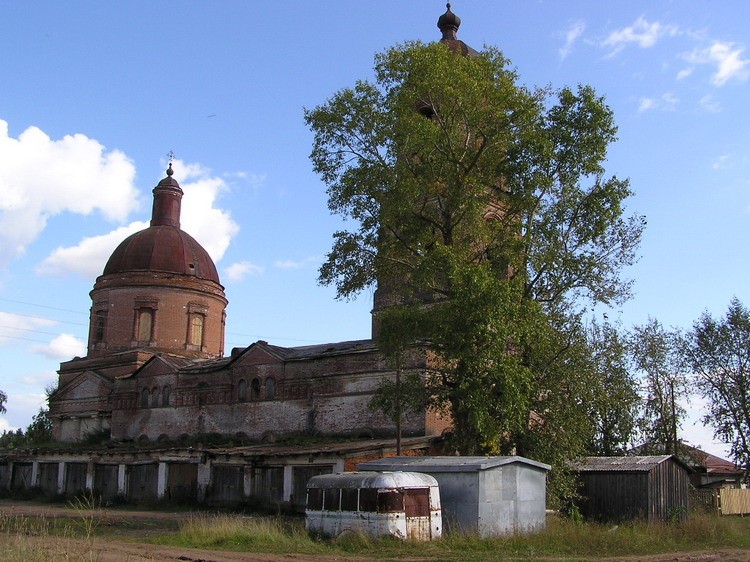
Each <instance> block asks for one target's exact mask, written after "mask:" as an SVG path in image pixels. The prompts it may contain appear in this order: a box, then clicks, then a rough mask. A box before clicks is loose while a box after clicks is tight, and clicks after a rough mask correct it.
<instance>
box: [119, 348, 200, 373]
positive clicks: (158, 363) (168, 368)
mask: <svg viewBox="0 0 750 562" xmlns="http://www.w3.org/2000/svg"><path fill="white" fill-rule="evenodd" d="M192 362H193V360H191V359H188V358H186V357H179V356H176V355H166V354H161V353H157V354H156V355H154V356H153V357H152V358H151V359H149V360H148V361H146V362H145V363H144V364H143V365H141V366H140V367H139V368H137V369H136V370H135V371H133V372H132V373H130V374H127V375H122V376H120V377H117V378H118V379H130V378H135V377H138V376H142V375H145V374H152V375H164V374H167V373H176V372H177V371H179V370H180V369H181V368H183V367H185V366H186V365H189V364H190V363H192Z"/></svg>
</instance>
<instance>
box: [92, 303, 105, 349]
mask: <svg viewBox="0 0 750 562" xmlns="http://www.w3.org/2000/svg"><path fill="white" fill-rule="evenodd" d="M106 325H107V311H106V310H97V311H96V312H95V313H94V343H101V342H103V341H104V328H105V326H106Z"/></svg>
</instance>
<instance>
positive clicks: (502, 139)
mask: <svg viewBox="0 0 750 562" xmlns="http://www.w3.org/2000/svg"><path fill="white" fill-rule="evenodd" d="M305 119H306V122H307V123H308V125H309V126H310V127H311V129H312V131H313V132H314V143H313V149H312V154H311V159H312V162H313V166H314V169H315V171H316V172H318V173H319V174H320V175H321V177H322V178H323V181H324V182H325V183H326V184H327V186H328V196H329V199H328V204H329V208H330V210H331V211H332V212H333V213H336V214H339V215H341V216H342V217H344V218H345V219H348V220H349V225H351V226H352V227H353V228H349V229H345V230H340V231H338V232H336V233H335V234H334V241H333V246H332V249H331V251H330V252H329V253H328V254H327V257H326V260H325V262H324V263H323V265H322V266H321V268H320V277H319V280H320V282H321V283H323V284H327V285H334V286H335V288H336V291H337V295H338V297H339V298H351V297H354V296H356V295H357V294H358V293H359V292H361V291H363V290H365V289H367V288H372V287H374V286H375V285H376V284H377V287H378V292H379V293H381V294H382V293H384V294H385V298H384V299H383V300H382V301H381V302H380V304H381V305H383V306H378V303H376V310H375V315H376V316H375V321H376V324H377V325H378V327H379V331H378V341H379V344H380V345H381V348H382V349H383V350H384V352H385V353H386V354H389V353H391V354H392V353H401V352H403V350H404V349H405V347H406V346H407V345H409V344H410V343H414V342H419V344H420V345H422V346H425V347H428V348H430V349H431V350H433V351H435V352H436V353H435V357H437V358H438V359H437V360H436V361H434V362H433V369H432V371H431V373H430V376H429V377H427V380H426V381H425V384H426V387H427V392H426V396H427V399H428V400H429V403H430V404H431V406H432V407H436V408H443V409H446V410H448V411H449V412H450V413H451V415H452V416H453V420H454V426H455V436H456V437H457V438H456V439H455V444H456V445H457V447H458V448H459V450H460V451H462V452H464V453H498V452H509V451H518V452H519V454H521V453H523V452H526V453H533V450H534V447H537V448H539V447H541V443H542V441H543V438H542V436H543V435H544V436H545V437H544V438H552V439H555V438H556V439H558V440H561V439H563V440H564V439H568V438H569V437H570V435H569V434H572V427H574V426H576V424H573V426H570V427H571V431H570V432H568V434H566V435H563V434H564V433H566V431H567V430H566V429H564V428H565V426H564V424H565V423H568V422H571V420H575V419H578V418H579V417H580V416H578V414H579V413H582V412H584V411H585V409H586V408H585V406H584V403H583V399H584V398H585V396H586V392H587V389H586V388H582V387H581V384H580V383H581V381H584V380H585V379H586V377H582V376H581V374H580V372H578V369H579V368H582V367H583V366H584V364H585V365H587V366H588V368H589V372H590V373H593V372H594V371H595V368H594V367H593V366H592V364H591V361H588V362H584V361H583V357H584V355H585V354H582V353H581V350H582V349H584V348H586V346H587V345H588V343H587V341H586V336H585V329H584V328H583V325H582V321H581V317H582V314H583V313H584V311H585V310H586V307H590V306H591V305H593V304H598V303H603V304H607V305H611V304H616V303H620V302H622V301H623V300H625V299H627V298H628V296H629V292H630V283H629V281H628V280H627V279H624V278H623V277H622V270H623V268H624V267H625V266H628V265H630V264H632V263H633V262H634V261H635V259H636V249H637V246H638V243H639V241H640V237H641V233H642V230H643V228H644V224H645V221H644V220H643V218H642V217H639V216H626V215H625V208H624V204H625V200H626V199H627V198H628V197H629V196H630V195H631V191H630V188H629V185H628V182H627V180H621V179H618V178H616V177H608V176H606V174H605V169H604V162H605V159H606V153H607V147H608V146H609V144H610V143H612V142H613V141H614V140H615V138H616V127H615V125H614V119H613V115H612V112H611V111H610V109H609V108H608V107H607V106H606V104H605V103H604V100H603V99H602V98H601V97H599V96H597V95H596V93H595V92H594V90H593V89H592V88H590V87H588V86H578V87H577V88H575V89H571V88H563V89H561V90H559V91H553V90H551V89H550V88H537V89H530V88H527V87H525V86H523V85H521V84H520V83H519V80H518V76H517V74H516V73H515V71H514V70H512V69H511V68H510V67H509V64H508V61H507V60H506V59H505V58H504V57H503V56H502V54H501V53H500V52H499V51H497V50H495V49H493V48H488V49H486V50H485V51H484V52H483V53H481V54H480V55H479V56H477V57H468V56H462V55H460V54H458V53H454V52H452V51H450V50H449V49H448V48H447V47H446V45H443V44H440V43H438V44H432V45H423V44H420V43H408V44H405V45H400V46H396V47H394V48H392V49H389V50H388V51H386V52H384V53H382V54H379V55H376V58H375V80H374V81H372V82H371V81H359V82H357V83H356V84H355V86H354V87H353V88H344V89H342V90H340V91H339V92H337V93H335V94H334V95H333V97H331V98H330V99H329V100H328V101H327V102H325V103H324V104H322V105H321V106H319V107H317V108H315V109H312V110H307V111H306V112H305ZM592 376H593V375H592ZM583 386H586V385H585V384H584V385H583ZM583 418H584V419H586V416H585V415H584V416H583ZM590 439H591V427H590V425H589V426H588V427H586V428H585V431H584V430H583V429H582V431H580V432H578V433H577V434H576V438H575V439H572V438H570V441H571V443H573V441H575V446H572V448H571V450H570V454H571V455H575V454H576V453H578V452H581V451H582V450H583V448H584V447H585V445H584V444H583V443H588V442H590ZM542 460H544V459H542Z"/></svg>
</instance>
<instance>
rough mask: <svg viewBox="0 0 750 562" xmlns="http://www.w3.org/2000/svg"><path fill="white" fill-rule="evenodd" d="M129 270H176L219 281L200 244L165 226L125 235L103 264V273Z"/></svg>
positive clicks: (166, 271) (212, 263)
mask: <svg viewBox="0 0 750 562" xmlns="http://www.w3.org/2000/svg"><path fill="white" fill-rule="evenodd" d="M129 271H161V272H165V273H177V274H180V275H192V276H195V277H197V278H198V279H207V280H209V281H214V282H216V283H219V274H218V272H217V271H216V266H215V265H214V262H213V260H212V259H211V256H209V255H208V252H206V250H205V249H204V248H203V246H201V245H200V244H199V243H198V242H197V241H196V240H195V238H193V237H192V236H190V235H189V234H188V233H187V232H185V231H183V230H181V229H180V228H178V227H174V226H168V225H163V226H151V227H149V228H146V229H145V230H141V231H140V232H136V233H135V234H132V235H130V236H128V237H127V238H126V239H125V240H123V241H122V242H121V243H120V245H119V246H118V247H117V249H116V250H115V251H114V252H113V253H112V256H111V257H110V258H109V261H108V262H107V265H106V266H104V275H113V274H118V273H125V272H129Z"/></svg>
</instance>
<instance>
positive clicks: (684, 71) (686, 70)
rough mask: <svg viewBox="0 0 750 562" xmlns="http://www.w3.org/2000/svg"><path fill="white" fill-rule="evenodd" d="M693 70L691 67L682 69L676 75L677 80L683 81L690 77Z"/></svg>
mask: <svg viewBox="0 0 750 562" xmlns="http://www.w3.org/2000/svg"><path fill="white" fill-rule="evenodd" d="M694 70H695V69H694V68H693V67H690V68H683V69H682V70H680V71H679V72H678V73H677V80H684V79H685V78H687V77H688V76H690V75H691V74H692V73H693V71H694Z"/></svg>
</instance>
